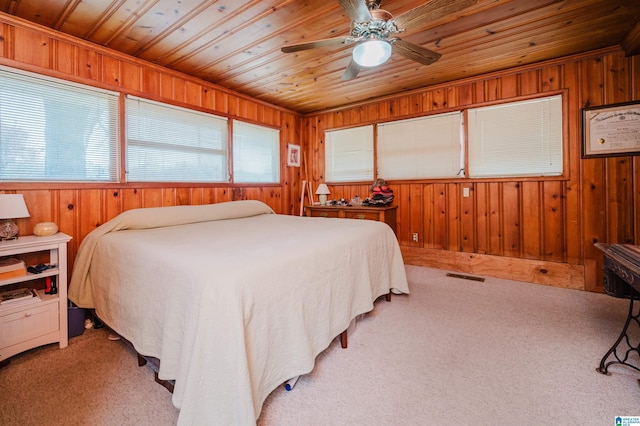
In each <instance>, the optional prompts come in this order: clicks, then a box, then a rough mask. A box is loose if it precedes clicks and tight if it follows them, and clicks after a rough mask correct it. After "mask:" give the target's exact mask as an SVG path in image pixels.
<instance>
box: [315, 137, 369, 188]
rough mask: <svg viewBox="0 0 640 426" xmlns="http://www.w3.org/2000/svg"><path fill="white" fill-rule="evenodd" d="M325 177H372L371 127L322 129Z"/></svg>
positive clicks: (341, 179)
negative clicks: (323, 133) (324, 130)
mask: <svg viewBox="0 0 640 426" xmlns="http://www.w3.org/2000/svg"><path fill="white" fill-rule="evenodd" d="M325 180H326V181H327V182H358V181H371V180H373V126H361V127H353V128H350V129H344V130H331V131H327V132H325Z"/></svg>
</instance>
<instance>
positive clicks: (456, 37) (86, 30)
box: [0, 0, 640, 113]
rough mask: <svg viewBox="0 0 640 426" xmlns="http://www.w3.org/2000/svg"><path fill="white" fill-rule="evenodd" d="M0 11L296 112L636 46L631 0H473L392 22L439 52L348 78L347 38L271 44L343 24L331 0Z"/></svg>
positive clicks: (403, 7) (634, 1) (639, 45)
mask: <svg viewBox="0 0 640 426" xmlns="http://www.w3.org/2000/svg"><path fill="white" fill-rule="evenodd" d="M424 3H425V2H423V1H416V0H386V1H383V2H382V8H383V9H385V10H387V11H389V12H390V13H391V14H392V15H394V16H398V15H400V14H402V13H404V12H406V11H408V10H410V9H413V8H415V7H417V6H419V5H421V4H424ZM0 11H2V12H5V13H8V14H11V15H15V16H18V17H20V18H23V19H26V20H29V21H32V22H35V23H38V24H41V25H44V26H47V27H50V28H53V29H56V30H58V31H61V32H63V33H68V34H71V35H74V36H76V37H80V38H82V39H85V40H89V41H91V42H93V43H96V44H99V45H102V46H106V47H108V48H111V49H114V50H117V51H120V52H123V53H126V54H128V55H132V56H135V57H138V58H141V59H144V60H147V61H150V62H154V63H156V64H159V65H162V66H165V67H168V68H171V69H174V70H177V71H181V72H184V73H186V74H189V75H193V76H196V77H199V78H202V79H204V80H207V81H210V82H213V83H216V84H219V85H222V86H224V87H227V88H230V89H233V90H235V91H238V92H242V93H246V94H248V95H251V96H253V97H255V98H258V99H262V100H264V101H267V102H270V103H273V104H276V105H281V106H283V107H286V108H288V109H291V110H294V111H298V112H300V113H311V112H317V111H322V110H327V109H332V108H336V107H339V106H343V105H348V104H353V103H358V102H362V101H365V100H368V99H372V98H377V97H381V96H386V95H390V94H394V93H399V92H403V91H407V90H411V89H415V88H419V87H424V86H428V85H432V84H438V83H444V82H447V81H451V80H456V79H460V78H464V77H469V76H474V75H478V74H484V73H488V72H492V71H497V70H502V69H506V68H511V67H515V66H518V65H522V64H530V63H535V62H538V61H542V60H547V59H551V58H557V57H561V56H565V55H569V54H575V53H580V52H585V51H589V50H593V49H599V48H604V47H610V46H615V45H621V46H622V47H623V48H624V49H625V52H626V53H627V54H629V55H631V54H637V53H640V22H639V20H640V1H638V0H573V1H572V0H565V1H558V0H511V1H508V0H479V1H478V2H477V4H475V5H473V6H470V7H468V8H466V9H464V10H462V11H460V12H458V13H455V14H452V15H448V16H446V17H444V18H441V19H437V20H435V21H431V22H427V23H426V24H425V25H422V26H419V27H414V28H411V29H410V30H408V31H406V32H405V33H402V34H401V38H402V39H403V40H405V41H409V42H411V43H415V44H418V45H420V46H423V47H425V48H428V49H431V50H433V51H435V52H438V53H440V54H442V57H441V58H440V60H438V61H437V62H435V63H434V64H432V65H428V66H426V65H421V64H418V63H416V62H413V61H411V60H409V59H406V58H404V57H402V56H400V55H397V54H393V55H392V56H391V59H390V60H389V61H388V62H387V63H385V64H383V65H382V66H379V67H377V68H373V69H366V70H363V71H361V72H360V74H359V75H358V77H357V78H355V79H353V80H349V81H342V80H341V76H342V73H343V72H344V70H345V68H346V66H347V65H348V63H349V61H350V57H351V51H352V48H353V45H348V46H346V47H342V46H340V47H338V48H318V49H313V50H307V51H301V52H296V53H288V54H287V53H282V52H281V50H280V49H281V47H283V46H285V45H287V44H293V43H301V42H305V41H312V40H316V39H325V38H330V37H336V36H346V35H348V34H349V29H350V23H351V21H350V18H349V17H348V16H347V15H346V14H345V12H344V10H343V9H342V8H341V7H340V6H339V4H338V3H337V1H336V0H307V1H300V0H249V1H237V0H234V1H222V0H47V1H41V0H0Z"/></svg>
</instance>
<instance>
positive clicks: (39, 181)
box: [0, 65, 122, 189]
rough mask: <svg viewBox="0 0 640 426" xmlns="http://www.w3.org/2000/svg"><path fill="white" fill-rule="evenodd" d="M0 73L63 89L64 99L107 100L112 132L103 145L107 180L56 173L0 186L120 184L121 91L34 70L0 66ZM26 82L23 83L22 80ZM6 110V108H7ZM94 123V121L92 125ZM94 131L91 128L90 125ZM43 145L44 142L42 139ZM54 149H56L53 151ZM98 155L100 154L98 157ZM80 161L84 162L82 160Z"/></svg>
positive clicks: (1, 182) (7, 181)
mask: <svg viewBox="0 0 640 426" xmlns="http://www.w3.org/2000/svg"><path fill="white" fill-rule="evenodd" d="M0 73H2V74H3V75H4V76H5V77H6V78H8V79H10V78H12V77H11V76H7V75H6V74H13V75H15V79H16V80H20V79H23V80H27V81H28V80H32V83H33V85H34V86H38V85H40V86H47V85H49V86H51V87H52V88H53V90H64V91H67V90H68V92H69V97H68V98H65V99H67V100H68V101H72V100H73V97H74V95H73V93H74V92H75V93H76V94H78V93H80V95H78V96H84V95H87V99H89V98H90V96H89V95H95V99H103V100H106V101H107V104H108V105H109V108H108V109H107V111H108V112H110V113H111V115H110V116H109V119H108V120H107V122H108V123H109V124H110V126H111V128H110V130H112V132H111V133H110V134H109V136H108V139H109V140H110V141H111V142H110V144H109V145H108V146H107V148H108V149H109V151H110V155H109V156H108V159H109V162H108V170H109V173H108V175H109V176H110V177H109V179H108V180H104V179H88V180H85V179H74V178H73V177H70V178H60V177H58V176H54V177H51V178H47V179H43V178H41V177H38V178H34V179H29V180H23V179H2V180H0V185H2V186H7V185H10V186H11V187H12V188H16V189H21V188H24V187H27V188H34V187H38V186H40V185H48V186H55V187H56V188H59V187H68V186H73V187H77V186H78V185H82V186H84V185H99V186H104V185H117V184H118V183H120V179H121V175H122V163H121V158H122V144H121V140H120V136H121V128H122V114H121V111H120V105H121V96H122V94H121V93H120V92H118V91H115V90H111V89H107V88H105V87H100V86H97V85H91V84H86V83H79V82H76V81H71V80H67V79H63V78H58V77H55V76H50V75H46V74H40V73H34V72H31V71H27V70H24V69H20V68H13V67H8V66H5V65H0ZM25 84H26V83H25ZM9 111H10V110H9ZM94 126H95V124H94ZM62 130H64V128H62V129H59V130H58V131H62ZM94 130H95V128H94ZM45 144H46V141H45ZM56 152H57V150H56ZM98 158H102V156H100V157H98ZM83 164H85V165H86V164H87V162H86V161H85V162H84V163H83Z"/></svg>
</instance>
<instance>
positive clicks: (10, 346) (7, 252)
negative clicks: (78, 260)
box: [0, 232, 71, 361]
mask: <svg viewBox="0 0 640 426" xmlns="http://www.w3.org/2000/svg"><path fill="white" fill-rule="evenodd" d="M70 240H71V237H70V236H68V235H66V234H63V233H61V232H59V233H57V234H54V235H51V236H47V237H36V236H34V235H28V236H25V237H20V238H18V239H17V240H11V241H0V257H5V256H16V257H20V256H19V255H21V254H27V253H39V252H42V255H43V256H45V255H46V254H47V253H48V256H49V260H48V262H47V263H49V264H50V265H57V267H55V268H52V269H47V270H46V271H44V272H42V273H40V274H32V273H27V275H25V276H21V277H15V278H9V279H5V280H0V291H3V289H4V288H6V287H7V286H9V285H12V284H19V283H25V287H31V286H29V285H28V283H29V282H31V281H34V280H40V279H43V278H46V277H56V283H57V286H58V293H57V294H45V293H44V291H43V290H38V295H39V296H40V297H39V298H34V299H33V300H32V301H31V300H29V301H17V302H13V303H5V304H2V305H0V361H4V360H6V359H7V358H9V357H12V356H13V355H16V354H18V353H20V352H23V351H26V350H28V349H32V348H35V347H38V346H42V345H46V344H49V343H56V342H58V343H59V346H60V348H65V347H67V344H68V333H67V330H68V324H67V243H68V242H69V241H70Z"/></svg>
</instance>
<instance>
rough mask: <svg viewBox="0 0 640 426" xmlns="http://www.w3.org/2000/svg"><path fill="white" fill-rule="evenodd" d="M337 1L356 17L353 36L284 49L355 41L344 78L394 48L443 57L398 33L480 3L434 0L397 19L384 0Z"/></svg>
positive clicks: (428, 59) (428, 60) (420, 58)
mask: <svg viewBox="0 0 640 426" xmlns="http://www.w3.org/2000/svg"><path fill="white" fill-rule="evenodd" d="M337 1H338V3H339V4H340V6H341V7H342V8H343V9H344V11H345V13H346V14H347V15H348V16H349V17H350V18H351V20H352V22H351V33H350V35H348V36H343V37H334V38H328V39H323V40H315V41H309V42H306V43H297V44H291V45H289V46H284V47H282V49H281V50H282V52H284V53H291V52H298V51H301V50H307V49H315V48H320V47H333V46H341V45H347V44H352V43H355V47H354V48H353V54H352V57H351V61H350V62H349V65H348V66H347V69H346V70H345V72H344V74H342V79H343V80H351V79H353V78H356V77H357V76H358V73H359V72H360V70H361V69H362V68H371V67H375V66H378V65H381V64H383V63H384V62H386V61H387V59H389V57H390V56H391V51H392V49H393V51H394V52H395V53H398V54H400V55H402V56H404V57H405V58H409V59H411V60H413V61H416V62H419V63H421V64H424V65H430V64H432V63H434V62H435V61H437V60H438V59H439V58H440V56H441V55H440V54H439V53H437V52H434V51H432V50H429V49H426V48H424V47H422V46H418V45H417V44H413V43H409V42H407V41H403V40H401V39H399V38H397V37H395V35H396V34H398V33H401V32H403V31H405V30H407V29H409V28H411V27H418V26H420V25H423V24H425V23H427V22H428V21H433V20H436V19H439V18H442V17H444V16H447V15H449V14H451V13H455V12H458V11H460V10H462V9H464V8H466V7H469V6H471V5H474V4H476V3H477V2H478V0H431V1H430V2H428V3H425V4H422V5H420V6H418V7H415V8H413V9H411V10H409V11H407V12H405V13H403V14H401V15H399V16H397V17H395V18H394V17H393V15H392V14H391V13H389V12H387V11H386V10H384V9H380V3H381V2H382V0H337Z"/></svg>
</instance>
